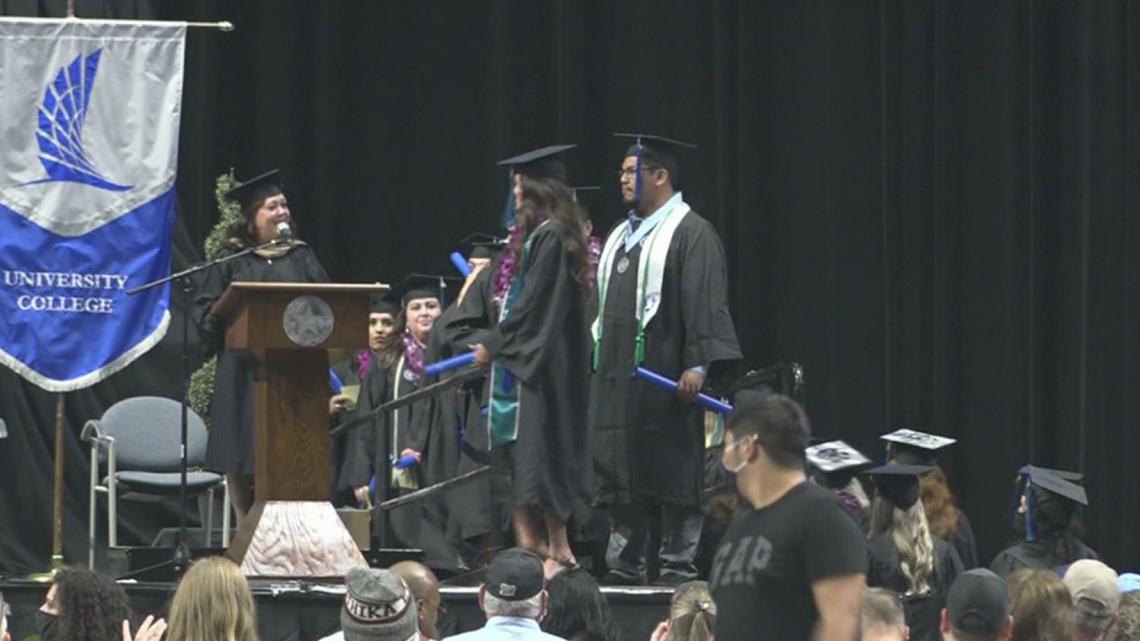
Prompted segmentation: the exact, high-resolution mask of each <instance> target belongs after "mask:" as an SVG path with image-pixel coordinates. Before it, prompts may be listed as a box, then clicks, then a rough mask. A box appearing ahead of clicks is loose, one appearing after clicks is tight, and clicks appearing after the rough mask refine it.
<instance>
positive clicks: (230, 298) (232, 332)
mask: <svg viewBox="0 0 1140 641" xmlns="http://www.w3.org/2000/svg"><path fill="white" fill-rule="evenodd" d="M387 291H388V287H387V286H385V285H343V284H308V283H253V282H235V283H231V284H230V287H229V289H228V290H226V292H225V294H224V295H223V296H222V297H221V298H220V299H219V300H218V302H217V303H216V304H215V305H214V309H213V312H214V313H215V314H216V315H218V316H219V317H221V318H223V319H225V321H226V349H230V350H247V351H248V352H250V353H251V354H252V355H253V357H254V358H255V359H256V361H257V367H256V370H255V371H254V377H253V380H254V383H253V390H252V393H253V399H254V400H253V416H254V439H255V440H254V442H255V465H254V472H255V477H254V488H255V489H254V491H255V498H256V501H255V502H254V504H253V507H252V509H251V510H250V512H249V514H247V515H246V518H245V519H244V520H242V522H241V523H239V524H238V532H237V535H236V536H235V537H234V541H233V543H232V544H231V545H230V547H229V549H228V550H227V551H226V556H228V557H229V558H231V559H233V560H234V562H236V563H238V564H239V565H240V566H241V569H242V572H243V573H244V574H245V575H246V576H248V577H261V578H309V579H315V578H334V577H343V576H344V574H345V573H346V572H348V570H349V568H352V567H354V566H359V565H364V563H365V561H364V557H363V556H362V555H361V553H360V550H359V549H358V548H357V547H356V544H355V543H353V541H352V537H351V536H350V535H349V533H348V530H347V529H346V528H345V527H344V524H343V523H342V522H341V520H340V517H339V516H338V515H337V513H336V511H335V510H334V509H333V506H332V503H330V502H329V499H330V498H331V497H332V488H331V472H330V470H329V457H330V454H329V413H328V400H329V394H330V392H329V374H328V369H329V363H328V354H327V351H326V350H329V349H337V348H359V347H360V346H361V345H363V344H365V340H366V338H367V335H368V334H367V332H368V311H369V297H370V295H372V294H383V293H385V292H387ZM228 507H229V506H227V509H228Z"/></svg>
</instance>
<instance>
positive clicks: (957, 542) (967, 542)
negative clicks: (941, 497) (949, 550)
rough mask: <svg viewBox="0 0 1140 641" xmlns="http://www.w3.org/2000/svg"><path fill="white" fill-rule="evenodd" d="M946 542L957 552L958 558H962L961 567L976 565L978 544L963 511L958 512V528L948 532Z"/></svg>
mask: <svg viewBox="0 0 1140 641" xmlns="http://www.w3.org/2000/svg"><path fill="white" fill-rule="evenodd" d="M947 543H949V544H950V545H952V546H954V549H955V550H956V551H957V552H958V558H960V559H962V567H964V568H966V569H967V570H972V569H974V568H976V567H978V544H977V542H976V541H975V540H974V528H973V527H972V526H971V525H970V519H968V518H966V513H965V512H961V511H959V512H958V528H957V529H955V530H954V531H953V532H952V533H951V534H950V539H949V540H948V541H947Z"/></svg>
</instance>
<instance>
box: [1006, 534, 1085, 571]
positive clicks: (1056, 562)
mask: <svg viewBox="0 0 1140 641" xmlns="http://www.w3.org/2000/svg"><path fill="white" fill-rule="evenodd" d="M1057 547H1058V546H1057V545H1056V544H1055V539H1050V540H1048V541H1033V542H1030V541H1018V542H1017V543H1014V544H1013V545H1011V546H1009V547H1008V548H1006V549H1004V550H1002V551H1001V552H999V553H998V555H997V556H996V557H994V560H993V563H991V564H990V569H991V570H993V572H994V574H996V575H998V576H1000V577H1002V578H1003V579H1004V578H1005V577H1007V576H1009V575H1011V574H1013V573H1014V572H1016V571H1018V570H1024V569H1029V570H1056V569H1057V568H1059V567H1061V566H1064V565H1068V564H1070V563H1072V562H1074V561H1079V560H1081V559H1097V560H1100V555H1099V554H1097V553H1096V552H1095V551H1094V550H1093V549H1092V548H1090V547H1089V546H1087V545H1085V544H1084V543H1081V542H1078V544H1077V549H1076V550H1075V553H1074V554H1072V555H1066V554H1064V553H1062V552H1060V551H1058V549H1057ZM1066 556H1069V557H1070V558H1066Z"/></svg>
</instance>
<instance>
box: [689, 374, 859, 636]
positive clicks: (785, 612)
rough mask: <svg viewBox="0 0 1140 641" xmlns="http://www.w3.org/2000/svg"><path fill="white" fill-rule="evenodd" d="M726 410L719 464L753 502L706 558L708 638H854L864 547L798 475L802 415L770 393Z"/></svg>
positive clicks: (839, 511) (855, 530)
mask: <svg viewBox="0 0 1140 641" xmlns="http://www.w3.org/2000/svg"><path fill="white" fill-rule="evenodd" d="M735 407H736V409H735V410H734V411H733V413H732V414H730V415H729V417H728V424H727V426H726V427H727V433H726V435H725V441H724V444H725V448H724V458H723V463H724V466H725V467H726V468H727V469H728V470H729V471H732V472H735V474H736V486H737V488H738V489H739V490H740V493H741V495H742V496H743V497H744V499H745V501H746V502H747V503H748V504H749V505H750V506H751V508H752V509H750V510H748V509H746V510H745V511H743V512H742V513H741V514H740V515H739V516H738V517H737V518H736V520H735V521H734V522H733V523H732V525H730V526H729V528H728V532H727V533H726V534H725V536H724V539H723V540H722V541H721V544H720V547H719V548H718V549H717V553H716V557H715V558H714V560H713V570H712V574H711V575H710V577H709V584H710V585H711V586H712V590H713V600H714V601H715V602H716V604H717V609H718V611H719V613H718V616H717V622H716V634H715V637H716V639H717V641H745V640H747V641H753V640H755V639H772V640H774V641H800V640H806V639H809V638H815V639H819V641H839V640H842V641H850V640H851V639H854V638H856V636H857V635H858V632H859V608H860V602H861V599H862V596H863V587H864V576H865V572H866V564H867V550H866V544H865V542H864V540H863V533H862V532H861V531H860V530H859V526H858V525H857V524H856V523H855V521H854V519H852V518H851V517H850V515H848V514H847V513H846V512H844V510H843V507H841V506H840V504H839V502H838V501H837V500H836V498H835V495H834V494H832V493H831V492H830V491H828V490H826V489H824V488H821V487H819V486H817V485H814V484H812V483H810V482H808V481H807V478H806V477H805V475H804V471H803V470H804V462H805V461H804V449H805V448H806V447H807V444H808V437H809V434H810V427H809V425H808V420H807V416H805V415H804V412H803V410H802V409H800V407H799V405H797V404H796V403H795V401H793V400H791V399H789V398H787V397H784V396H780V395H777V394H767V395H757V394H755V393H742V394H739V395H737V398H736V405H735Z"/></svg>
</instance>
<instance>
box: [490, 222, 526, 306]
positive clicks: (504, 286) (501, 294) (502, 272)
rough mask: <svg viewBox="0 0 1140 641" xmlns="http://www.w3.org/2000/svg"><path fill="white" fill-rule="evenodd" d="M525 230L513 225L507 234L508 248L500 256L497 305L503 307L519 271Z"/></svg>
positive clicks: (497, 274) (496, 279)
mask: <svg viewBox="0 0 1140 641" xmlns="http://www.w3.org/2000/svg"><path fill="white" fill-rule="evenodd" d="M525 240H526V239H525V238H523V229H522V226H521V225H512V226H511V228H510V230H509V231H508V232H507V248H506V249H504V250H503V253H502V254H501V255H500V256H499V271H498V272H496V273H495V296H494V299H495V303H497V304H499V305H502V304H503V301H505V300H506V299H507V290H508V289H510V288H511V280H512V279H513V278H514V277H515V273H516V272H517V271H518V264H519V254H520V253H522V248H523V242H524V241H525Z"/></svg>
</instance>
